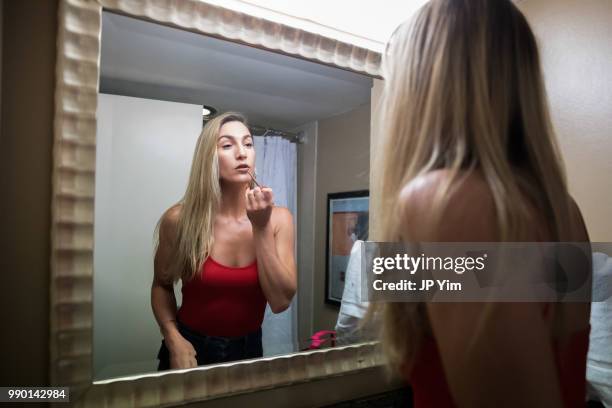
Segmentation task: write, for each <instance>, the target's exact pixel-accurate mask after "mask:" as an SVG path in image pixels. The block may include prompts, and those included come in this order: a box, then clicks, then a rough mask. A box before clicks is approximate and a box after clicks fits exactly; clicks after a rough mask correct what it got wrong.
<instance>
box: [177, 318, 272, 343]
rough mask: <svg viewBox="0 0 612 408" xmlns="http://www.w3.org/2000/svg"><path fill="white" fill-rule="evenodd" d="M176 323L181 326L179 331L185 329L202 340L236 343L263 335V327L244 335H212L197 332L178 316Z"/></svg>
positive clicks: (184, 330)
mask: <svg viewBox="0 0 612 408" xmlns="http://www.w3.org/2000/svg"><path fill="white" fill-rule="evenodd" d="M176 324H177V326H178V328H179V331H183V332H185V333H187V334H189V335H190V336H192V337H194V338H195V339H197V340H200V341H202V342H205V341H211V340H212V341H221V342H224V343H234V342H236V343H239V342H243V341H247V340H251V339H256V338H258V337H260V336H261V327H260V328H259V329H257V330H256V331H254V332H251V333H247V334H245V335H243V336H210V335H207V334H203V333H200V332H197V331H195V330H193V329H191V328H190V327H188V326H186V325H185V324H184V323H183V322H181V321H180V320H179V319H178V317H177V318H176Z"/></svg>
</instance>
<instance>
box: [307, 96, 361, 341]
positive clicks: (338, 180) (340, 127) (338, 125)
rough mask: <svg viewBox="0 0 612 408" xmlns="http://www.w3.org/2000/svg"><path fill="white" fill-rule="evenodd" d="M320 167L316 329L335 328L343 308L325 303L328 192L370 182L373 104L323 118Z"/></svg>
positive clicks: (314, 318) (359, 187)
mask: <svg viewBox="0 0 612 408" xmlns="http://www.w3.org/2000/svg"><path fill="white" fill-rule="evenodd" d="M316 163H317V169H316V172H317V174H316V180H317V183H316V198H315V200H316V207H315V264H314V282H313V284H314V291H313V296H314V299H313V306H312V307H313V331H318V330H333V329H334V327H335V325H336V320H337V318H338V311H339V308H338V307H337V306H334V305H329V304H326V303H325V244H326V233H327V228H326V225H327V224H326V223H327V194H328V193H338V192H344V191H353V190H367V189H369V185H370V182H369V181H370V178H369V173H370V105H363V106H361V107H359V108H357V109H354V110H352V111H349V112H346V113H343V114H341V115H337V116H334V117H331V118H328V119H323V120H320V121H319V131H318V142H317V160H316Z"/></svg>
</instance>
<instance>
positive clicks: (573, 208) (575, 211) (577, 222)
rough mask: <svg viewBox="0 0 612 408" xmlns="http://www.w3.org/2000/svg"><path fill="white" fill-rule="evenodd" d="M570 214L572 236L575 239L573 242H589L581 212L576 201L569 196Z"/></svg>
mask: <svg viewBox="0 0 612 408" xmlns="http://www.w3.org/2000/svg"><path fill="white" fill-rule="evenodd" d="M570 214H571V217H572V229H573V231H572V235H573V236H574V237H575V238H574V240H575V241H576V242H587V241H591V239H590V238H589V233H588V231H587V227H586V223H585V222H584V217H583V216H582V211H580V207H578V203H576V200H574V198H573V197H572V196H570Z"/></svg>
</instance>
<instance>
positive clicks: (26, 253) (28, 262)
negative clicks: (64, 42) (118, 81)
mask: <svg viewBox="0 0 612 408" xmlns="http://www.w3.org/2000/svg"><path fill="white" fill-rule="evenodd" d="M2 14H3V15H2V17H3V22H2V30H3V33H2V40H3V44H2V136H0V174H1V176H0V180H1V185H0V191H1V192H2V200H1V201H0V202H1V206H2V208H1V209H0V217H2V218H1V220H0V225H1V226H2V227H1V228H2V230H1V233H0V237H1V238H0V248H1V251H2V252H1V253H0V265H1V268H0V276H1V278H0V279H2V281H1V282H0V288H2V295H1V296H0V299H1V302H2V303H1V304H0V310H1V311H2V319H1V321H2V329H1V330H2V335H0V350H2V367H1V368H0V384H2V385H3V386H8V385H21V386H27V385H30V386H33V385H45V384H47V383H48V368H49V245H50V243H49V241H50V232H49V225H50V213H51V210H50V204H49V203H50V198H51V146H52V137H53V125H52V124H53V91H54V86H53V84H54V79H55V35H56V31H57V2H56V1H52V0H48V1H34V0H25V1H5V2H4V4H3V12H2Z"/></svg>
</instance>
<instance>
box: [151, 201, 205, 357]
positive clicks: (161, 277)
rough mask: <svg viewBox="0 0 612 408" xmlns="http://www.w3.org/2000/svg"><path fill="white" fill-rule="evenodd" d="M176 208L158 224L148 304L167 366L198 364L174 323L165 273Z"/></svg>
mask: <svg viewBox="0 0 612 408" xmlns="http://www.w3.org/2000/svg"><path fill="white" fill-rule="evenodd" d="M178 212H179V210H178V207H173V208H171V209H170V210H168V211H167V212H166V213H165V214H164V216H163V217H162V221H161V224H160V226H159V245H158V247H157V252H156V253H155V259H154V262H153V268H154V277H153V284H152V285H151V307H152V309H153V314H154V315H155V319H156V320H157V324H158V325H159V328H160V331H161V333H162V336H163V337H164V341H165V343H166V346H167V348H168V351H169V352H170V368H192V367H197V366H198V363H197V359H196V351H195V349H194V348H193V345H192V344H191V343H190V342H188V341H187V340H185V339H184V338H183V336H182V335H181V334H180V332H179V331H178V328H177V323H176V312H177V307H176V297H175V296H174V285H173V280H172V278H171V277H170V276H169V274H168V272H167V267H168V264H169V260H170V257H171V256H172V248H173V246H174V240H175V237H176V226H177V222H178Z"/></svg>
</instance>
